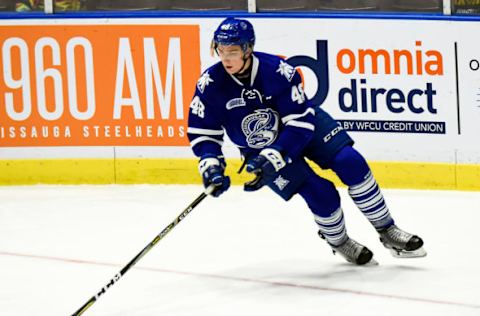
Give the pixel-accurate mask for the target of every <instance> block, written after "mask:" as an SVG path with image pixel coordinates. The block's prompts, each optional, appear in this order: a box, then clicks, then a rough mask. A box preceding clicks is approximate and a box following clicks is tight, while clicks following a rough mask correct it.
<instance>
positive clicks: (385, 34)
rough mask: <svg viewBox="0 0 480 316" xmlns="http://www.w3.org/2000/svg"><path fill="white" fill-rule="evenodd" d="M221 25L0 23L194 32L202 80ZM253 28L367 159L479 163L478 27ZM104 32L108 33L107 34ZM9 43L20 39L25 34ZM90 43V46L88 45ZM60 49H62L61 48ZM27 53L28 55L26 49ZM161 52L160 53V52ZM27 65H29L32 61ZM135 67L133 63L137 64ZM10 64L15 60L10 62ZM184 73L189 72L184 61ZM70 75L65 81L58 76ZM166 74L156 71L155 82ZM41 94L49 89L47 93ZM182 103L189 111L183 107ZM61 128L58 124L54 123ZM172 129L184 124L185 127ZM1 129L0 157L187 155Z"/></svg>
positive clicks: (179, 150) (177, 148) (305, 23)
mask: <svg viewBox="0 0 480 316" xmlns="http://www.w3.org/2000/svg"><path fill="white" fill-rule="evenodd" d="M220 21H221V18H199V19H192V18H170V19H161V18H158V19H135V20H134V19H108V20H106V19H104V20H102V19H95V20H93V19H78V20H71V19H61V20H41V21H40V20H21V21H20V20H6V21H0V28H2V29H8V28H12V27H15V26H18V25H34V26H35V25H42V26H44V27H47V28H48V26H51V27H58V26H62V27H64V28H65V29H67V30H68V28H69V27H77V28H78V27H79V26H80V27H81V26H82V25H85V27H87V25H88V26H90V27H91V26H92V25H94V26H95V25H98V26H99V27H100V26H118V25H122V26H128V25H136V26H138V25H144V26H152V25H153V26H154V25H159V26H168V25H175V26H179V25H180V26H192V25H193V26H196V27H198V29H199V31H198V34H197V36H198V49H199V51H198V52H197V54H198V55H199V56H198V58H199V60H200V69H198V71H197V72H198V75H199V74H200V70H202V71H203V70H205V69H206V68H207V67H208V66H210V65H212V64H213V63H214V62H216V61H217V60H216V58H215V57H212V56H210V41H211V36H212V33H213V31H214V29H215V28H216V26H217V25H218V23H219V22H220ZM250 21H251V22H252V23H253V25H254V27H255V30H256V34H257V43H256V48H255V49H256V50H258V51H265V52H270V53H274V54H278V55H282V56H285V58H287V60H288V61H289V62H290V63H291V64H293V65H294V66H298V68H299V69H300V71H301V72H302V74H303V76H304V81H305V90H306V93H307V96H309V97H310V98H312V99H313V100H314V101H315V102H317V103H318V104H321V106H322V108H324V109H325V110H327V111H328V112H329V113H330V114H331V115H332V116H333V117H335V118H336V119H338V120H339V122H340V123H341V124H342V126H343V127H344V128H345V129H347V130H349V131H350V132H351V135H352V137H353V138H354V139H355V140H356V143H357V145H356V146H358V147H359V148H360V149H361V151H362V152H363V153H364V154H365V156H366V157H367V158H368V159H369V160H377V161H378V160H383V161H425V162H439V163H479V162H480V145H479V141H478V140H477V136H478V135H480V126H479V125H480V124H479V122H480V69H479V68H480V64H479V61H480V44H478V43H477V42H476V41H475V40H476V39H477V38H478V34H480V22H474V21H469V22H465V21H463V22H462V21H444V20H438V21H436V20H408V19H405V20H398V19H347V18H340V19H336V18H322V19H320V18H303V19H301V18H254V17H252V18H250ZM140 31H141V30H140ZM140 31H139V32H140ZM106 32H107V33H106V34H109V33H108V32H113V31H108V30H107V31H106ZM115 32H117V31H115ZM185 32H187V31H185ZM4 34H5V33H4ZM9 34H14V32H13V33H9ZM185 34H187V33H185ZM13 36H15V35H10V38H11V37H13ZM16 36H17V37H19V38H21V36H22V34H18V35H16ZM112 36H113V37H114V38H115V36H117V37H118V38H119V39H118V40H119V41H120V38H122V35H118V34H116V33H112ZM132 36H133V35H132ZM134 36H137V37H138V36H142V35H134ZM151 36H152V35H151V34H150V35H145V37H151ZM153 36H154V35H153ZM170 36H171V37H174V35H170ZM185 36H186V37H185V38H182V37H180V42H178V47H183V45H186V43H183V42H182V41H187V40H191V33H188V34H187V35H185ZM45 37H49V34H45ZM123 38H125V36H123ZM8 39H9V38H8V37H6V36H5V35H3V36H0V46H1V48H2V59H3V61H2V63H1V64H2V65H4V64H5V58H6V56H7V57H9V58H10V56H11V54H9V51H8V49H9V47H11V46H12V44H11V43H12V42H11V41H8ZM87 40H89V39H88V36H87ZM137 40H138V38H137ZM91 41H92V42H93V43H94V40H91ZM59 42H60V45H61V43H62V42H61V41H60V40H59ZM9 43H10V44H9ZM67 43H68V42H67ZM122 43H125V40H123V42H122ZM132 43H133V40H132ZM27 44H28V42H27ZM8 45H10V46H8ZM44 45H49V44H48V43H47V44H44ZM132 45H133V44H132ZM6 46H8V47H6ZM92 47H93V48H92V50H93V52H92V56H94V57H93V66H92V69H95V70H94V72H95V73H93V74H92V76H93V78H95V76H96V72H100V70H99V69H100V68H101V65H100V64H98V63H96V60H95V56H96V55H95V48H96V46H95V43H94V44H92ZM169 47H171V46H168V45H166V44H165V45H163V46H161V48H158V47H157V51H158V49H160V50H168V49H169ZM60 49H61V47H60ZM111 50H112V51H111V52H109V53H110V54H111V56H112V58H113V59H114V60H115V62H116V60H117V59H118V58H120V57H119V56H120V54H119V52H118V51H117V47H115V45H113V46H112V47H111ZM29 51H31V52H33V51H34V50H33V48H29ZM178 51H180V50H178ZM107 53H108V52H107ZM164 53H165V56H167V55H168V52H164ZM189 53H190V54H191V51H190V52H189ZM161 54H162V52H160V54H159V55H161ZM182 54H183V51H182ZM28 58H29V62H30V63H31V64H34V63H35V62H36V60H35V56H29V57H28ZM45 58H52V57H51V56H50V57H48V56H47V57H45ZM134 58H135V57H134ZM145 58H146V57H145ZM179 58H180V57H179ZM135 62H136V61H135V60H134V64H135ZM50 63H51V62H50ZM14 64H15V61H12V65H14ZM116 64H118V63H117V62H116ZM31 67H33V66H31ZM182 67H187V66H186V65H185V62H184V61H183V59H182ZM172 69H173V68H172ZM135 70H137V69H135ZM138 73H139V71H137V72H135V76H138ZM68 75H69V74H65V77H68ZM163 75H164V73H160V76H163ZM14 77H15V76H14ZM167 77H168V75H167ZM115 78H116V80H118V78H119V77H118V73H117V76H116V77H114V79H113V80H115ZM8 79H15V78H13V77H11V76H10V77H9V78H7V77H6V74H5V71H4V73H3V78H0V81H2V80H3V82H4V85H5V81H6V80H8ZM16 80H17V81H18V78H16ZM65 80H66V79H65ZM123 80H124V82H123V84H124V85H126V84H128V83H129V81H128V80H129V78H128V76H127V77H124V79H123ZM185 81H186V80H185ZM15 82H16V81H15V80H10V82H7V83H9V84H10V88H12V87H14V86H15ZM176 84H177V83H176V82H173V83H172V87H173V88H171V89H170V91H165V99H167V100H171V105H170V106H171V109H174V108H175V107H177V111H178V98H177V104H175V103H174V98H170V97H171V95H173V94H175V93H176V91H177V90H178V89H183V95H184V96H185V95H188V94H189V93H190V94H191V93H192V91H193V87H192V88H191V89H189V88H186V87H178V86H176ZM32 85H33V84H32ZM116 86H118V82H117V85H116ZM120 86H121V85H120ZM22 88H25V87H22ZM37 88H38V86H37ZM48 88H49V89H54V87H51V86H49V87H47V89H48ZM31 89H34V88H31ZM65 89H66V88H64V91H66V90H65ZM98 90H99V89H97V90H96V91H98ZM116 91H118V90H116ZM0 93H1V94H2V95H1V96H0V107H3V108H4V107H5V104H6V101H5V100H6V98H7V96H6V94H7V93H8V91H0ZM32 93H33V90H32ZM102 93H105V92H102ZM170 94H171V95H170ZM141 98H142V96H140V102H141V103H142V105H141V106H143V100H142V99H141ZM187 102H188V101H186V102H184V103H187ZM103 106H106V105H103ZM107 106H108V105H107ZM183 106H187V107H188V104H184V105H183ZM17 110H18V108H17ZM172 111H173V110H172ZM2 113H3V112H2ZM59 120H61V118H59ZM59 124H62V122H61V121H59ZM179 124H180V125H181V124H185V120H184V121H182V122H180V123H179ZM1 129H3V132H2V130H1ZM7 131H8V122H5V121H4V120H2V119H1V118H0V146H1V147H2V148H1V149H0V158H1V159H15V158H34V157H55V158H57V157H60V158H62V157H65V158H68V157H76V156H77V155H79V156H77V157H85V156H90V157H99V158H103V157H105V156H109V155H111V156H112V157H113V155H115V157H167V158H169V157H171V158H175V157H191V156H192V154H191V152H190V149H189V148H188V146H186V145H185V144H184V142H183V143H182V144H181V145H178V144H177V143H175V142H172V143H171V144H170V143H169V142H165V143H162V142H161V141H159V143H158V146H156V143H155V142H152V141H150V142H145V143H144V144H142V143H141V142H140V143H139V144H138V145H134V146H132V145H131V144H130V143H128V144H126V145H125V143H122V141H118V143H117V142H116V141H115V140H111V139H107V140H103V142H98V143H95V142H93V143H88V142H86V144H85V146H81V145H80V146H79V145H75V146H69V145H68V141H67V144H62V143H61V144H60V145H55V142H53V145H48V146H44V145H40V146H35V145H32V144H31V143H27V144H26V145H18V146H17V145H13V146H12V145H8V146H5V145H1V144H2V143H5V142H6V141H7V140H8V141H9V143H10V144H11V143H15V142H14V141H12V140H11V139H8V138H9V134H8V132H7ZM104 136H105V135H104ZM182 136H183V134H178V135H175V137H176V138H178V139H179V142H180V143H181V139H180V138H181V137H182ZM17 137H18V135H17ZM80 153H81V154H80ZM226 154H227V155H230V156H237V151H236V150H235V149H234V148H232V146H231V145H227V146H226Z"/></svg>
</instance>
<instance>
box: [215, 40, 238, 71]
mask: <svg viewBox="0 0 480 316" xmlns="http://www.w3.org/2000/svg"><path fill="white" fill-rule="evenodd" d="M217 53H218V56H219V57H220V60H221V61H222V64H223V67H224V68H225V70H226V71H227V72H228V73H229V74H232V75H233V74H236V73H237V72H239V71H240V70H241V69H242V67H243V65H244V60H243V57H244V52H243V50H242V48H241V47H240V45H231V46H224V45H219V46H218V47H217Z"/></svg>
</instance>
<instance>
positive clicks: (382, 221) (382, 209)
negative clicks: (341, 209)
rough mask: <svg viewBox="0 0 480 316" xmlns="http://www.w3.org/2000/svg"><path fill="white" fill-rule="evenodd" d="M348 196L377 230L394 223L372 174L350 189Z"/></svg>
mask: <svg viewBox="0 0 480 316" xmlns="http://www.w3.org/2000/svg"><path fill="white" fill-rule="evenodd" d="M348 194H350V197H351V198H352V199H353V201H354V202H355V204H356V205H357V207H358V208H359V209H360V211H362V213H363V214H364V215H365V216H366V217H367V219H368V220H369V221H370V223H372V225H373V227H375V229H377V230H380V229H382V228H385V227H387V226H390V225H391V224H392V223H393V219H392V217H391V215H390V211H389V210H388V207H387V204H386V203H385V200H384V199H383V194H382V191H380V188H379V187H378V184H377V181H375V178H374V177H373V175H372V173H371V172H369V173H368V174H367V176H366V177H365V180H364V181H363V182H361V183H359V184H357V185H353V186H351V187H349V188H348Z"/></svg>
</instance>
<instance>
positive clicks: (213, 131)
mask: <svg viewBox="0 0 480 316" xmlns="http://www.w3.org/2000/svg"><path fill="white" fill-rule="evenodd" d="M187 133H189V134H200V135H215V136H223V134H224V132H223V129H221V130H218V129H205V128H196V127H189V128H188V129H187Z"/></svg>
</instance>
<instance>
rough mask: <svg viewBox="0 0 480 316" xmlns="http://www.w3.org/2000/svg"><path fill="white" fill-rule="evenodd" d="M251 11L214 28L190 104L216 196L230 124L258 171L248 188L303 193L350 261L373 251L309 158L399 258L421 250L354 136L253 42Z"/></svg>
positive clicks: (203, 169)
mask: <svg viewBox="0 0 480 316" xmlns="http://www.w3.org/2000/svg"><path fill="white" fill-rule="evenodd" d="M254 44H255V34H254V30H253V26H252V25H251V24H250V22H248V21H247V20H242V19H235V18H227V19H225V20H224V21H223V22H222V23H221V24H220V25H219V26H218V28H217V30H216V31H215V32H214V35H213V40H212V52H215V53H216V54H217V55H218V56H219V57H220V60H221V61H220V62H218V63H217V64H215V65H213V66H212V67H210V68H208V69H207V70H206V71H205V72H204V73H203V74H202V76H201V77H200V79H199V80H198V82H197V85H196V90H195V95H194V97H193V100H192V102H191V105H190V112H189V120H188V137H189V140H190V143H191V146H192V149H193V152H194V154H195V155H196V156H198V157H199V158H200V162H199V171H200V174H201V176H202V178H203V183H204V185H205V186H209V185H211V184H214V185H215V186H216V188H215V190H214V191H213V193H212V195H213V196H215V197H217V196H219V195H220V194H222V193H223V192H225V191H226V190H227V189H228V188H229V186H230V178H229V177H228V176H226V175H225V174H224V170H225V166H226V163H225V159H224V157H223V154H222V144H223V136H224V133H225V132H226V133H227V135H228V137H229V138H230V139H231V140H232V142H233V143H234V144H235V145H236V146H237V147H238V148H239V149H240V152H241V154H242V156H243V157H244V159H245V163H246V171H247V172H249V173H252V174H254V175H256V177H255V179H254V180H252V181H250V182H247V183H245V185H244V190H245V191H256V190H258V189H260V188H261V187H263V186H264V185H267V186H268V187H270V189H272V190H273V191H274V192H275V193H276V194H278V195H280V196H281V197H282V198H283V199H284V200H289V199H290V198H291V197H292V196H293V195H294V194H299V195H300V196H301V197H302V198H303V199H304V200H305V201H306V203H307V205H308V207H309V208H310V210H311V211H312V212H313V214H314V218H315V221H316V223H317V224H318V228H319V235H320V236H321V237H322V238H324V239H325V240H326V241H327V243H328V244H329V245H330V246H331V248H332V249H333V252H334V253H339V254H341V255H342V256H343V257H345V259H346V260H347V261H349V262H352V263H355V264H358V265H362V264H367V263H375V260H374V259H373V253H372V252H371V251H370V250H369V249H368V248H367V247H365V246H363V245H362V244H360V243H358V242H356V241H355V240H353V239H352V238H350V237H349V236H348V234H347V231H346V228H345V222H344V218H343V211H342V208H341V206H340V196H339V193H338V191H337V189H336V188H335V186H334V185H333V183H332V182H330V181H328V180H326V179H324V178H322V177H320V176H319V175H317V174H316V173H315V172H314V171H313V170H312V169H311V168H310V166H309V165H308V164H307V163H306V161H305V158H307V159H309V160H311V161H313V162H315V163H316V164H318V165H319V166H320V167H321V168H323V169H331V170H333V171H334V172H335V173H336V174H337V175H338V177H339V178H340V179H341V181H342V182H343V183H345V184H346V185H347V186H348V193H349V194H350V196H351V197H352V199H353V201H354V202H355V203H356V205H357V206H358V208H359V209H360V211H361V212H362V213H363V214H364V215H365V216H366V217H367V219H368V220H369V221H370V223H371V224H372V225H373V227H374V228H375V229H376V230H377V232H378V233H379V235H380V240H381V242H382V243H383V245H384V246H385V247H386V248H388V249H390V250H391V251H392V254H394V255H395V256H397V257H421V256H425V255H426V252H425V251H424V250H423V248H422V246H423V241H422V239H421V238H420V237H418V236H415V235H412V234H410V233H407V232H405V231H403V230H401V229H400V228H398V227H397V226H396V225H395V222H394V220H393V218H392V215H391V214H390V211H389V209H388V207H387V205H386V203H385V200H384V198H383V195H382V192H381V191H380V188H379V186H378V185H377V183H376V181H375V178H374V177H373V175H372V173H371V171H370V168H369V166H368V164H367V162H366V161H365V159H364V158H363V156H362V155H361V154H360V153H358V152H357V151H356V150H355V149H354V148H353V147H352V145H353V140H352V139H351V138H350V137H349V135H348V134H347V133H346V132H345V131H344V130H342V129H341V127H340V126H339V125H338V124H337V122H336V121H335V120H334V119H332V118H331V117H330V115H328V114H327V113H326V112H325V111H323V110H322V109H321V108H320V106H319V105H316V104H311V103H310V101H309V100H308V99H307V98H306V97H305V94H304V91H303V86H302V82H301V78H300V75H299V74H298V73H297V72H296V71H295V68H293V67H292V66H290V65H289V64H288V63H286V62H285V60H283V59H282V58H280V57H277V56H275V55H270V54H266V53H261V52H257V51H254V50H253V48H254Z"/></svg>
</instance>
